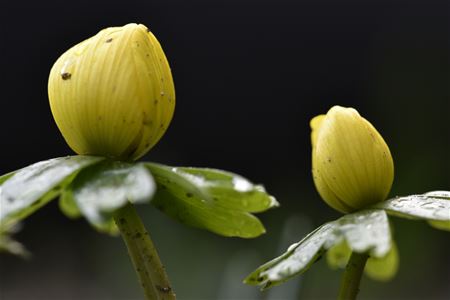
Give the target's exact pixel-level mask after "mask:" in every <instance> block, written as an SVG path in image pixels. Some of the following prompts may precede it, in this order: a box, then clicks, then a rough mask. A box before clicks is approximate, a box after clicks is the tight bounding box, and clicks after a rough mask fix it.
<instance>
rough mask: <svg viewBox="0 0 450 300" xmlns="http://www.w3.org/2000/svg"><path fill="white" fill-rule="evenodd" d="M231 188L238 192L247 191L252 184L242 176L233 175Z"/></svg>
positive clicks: (250, 188)
mask: <svg viewBox="0 0 450 300" xmlns="http://www.w3.org/2000/svg"><path fill="white" fill-rule="evenodd" d="M233 188H234V189H235V190H236V191H238V192H243V193H245V192H249V191H251V190H252V188H253V185H252V184H251V183H250V182H248V181H247V180H246V179H244V178H242V177H233Z"/></svg>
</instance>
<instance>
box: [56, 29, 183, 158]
mask: <svg viewBox="0 0 450 300" xmlns="http://www.w3.org/2000/svg"><path fill="white" fill-rule="evenodd" d="M48 96H49V99H50V107H51V110H52V114H53V117H54V118H55V121H56V124H57V125H58V128H59V130H60V131H61V133H62V134H63V136H64V138H65V140H66V142H67V143H68V144H69V146H70V147H71V148H72V149H73V150H74V151H75V152H77V153H78V154H89V155H101V156H108V157H113V158H119V159H127V160H128V159H132V160H135V159H138V158H139V157H141V156H143V155H144V154H145V153H147V152H148V151H149V150H150V148H152V147H153V146H154V145H155V144H156V143H157V142H158V140H159V139H160V138H161V137H162V135H163V134H164V132H165V131H166V129H167V127H168V125H169V123H170V121H171V119H172V115H173V112H174V109H175V89H174V85H173V80H172V75H171V72H170V67H169V64H168V62H167V59H166V57H165V55H164V52H163V50H162V48H161V45H160V44H159V42H158V40H157V39H156V38H155V37H154V36H153V34H152V33H151V32H150V31H149V30H148V29H147V27H145V26H144V25H141V24H140V25H138V24H128V25H125V26H123V27H110V28H106V29H104V30H102V31H100V32H99V33H97V34H96V35H95V36H93V37H91V38H89V39H87V40H85V41H84V42H81V43H79V44H78V45H75V46H74V47H72V48H70V49H69V50H68V51H66V52H65V53H64V54H63V55H61V57H60V58H58V60H57V61H56V62H55V64H54V65H53V68H52V70H51V71H50V76H49V81H48Z"/></svg>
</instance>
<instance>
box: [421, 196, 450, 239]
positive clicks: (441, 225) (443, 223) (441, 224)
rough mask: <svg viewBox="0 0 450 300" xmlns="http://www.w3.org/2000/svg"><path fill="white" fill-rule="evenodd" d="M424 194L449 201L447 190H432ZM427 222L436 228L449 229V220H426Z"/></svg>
mask: <svg viewBox="0 0 450 300" xmlns="http://www.w3.org/2000/svg"><path fill="white" fill-rule="evenodd" d="M425 195H427V196H429V197H437V198H441V199H445V200H447V201H450V192H448V191H434V192H429V193H426V194H425ZM428 224H430V225H431V226H432V227H434V228H436V229H440V230H446V231H450V221H428Z"/></svg>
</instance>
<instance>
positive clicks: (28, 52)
mask: <svg viewBox="0 0 450 300" xmlns="http://www.w3.org/2000/svg"><path fill="white" fill-rule="evenodd" d="M0 17H1V21H0V22H1V25H2V29H1V35H0V47H1V48H0V49H1V52H0V54H1V55H0V60H1V71H0V74H1V77H0V78H1V81H0V87H1V91H2V93H1V96H2V98H1V109H0V112H1V115H0V116H1V118H0V128H1V131H0V145H1V159H0V173H6V172H8V171H12V170H14V169H18V168H20V167H23V166H26V165H28V164H31V163H33V162H36V161H39V160H44V159H48V158H52V157H57V156H64V155H69V154H72V152H71V150H70V149H69V148H68V146H67V145H66V144H65V142H64V139H63V138H62V136H61V135H60V133H59V131H58V129H57V127H56V125H55V123H54V121H53V119H52V116H51V113H50V109H49V105H48V98H47V78H48V74H49V71H50V68H51V66H52V64H53V62H54V61H55V60H56V59H57V58H58V56H59V55H61V54H62V53H63V52H64V51H65V50H66V49H68V48H69V47H71V46H73V45H74V44H76V43H78V42H80V41H82V40H83V39H86V38H88V37H90V36H92V35H94V34H95V33H96V32H98V31H99V30H100V29H102V28H104V27H109V26H120V25H124V24H126V23H130V22H137V23H143V24H145V25H146V26H148V27H149V28H150V29H151V31H152V32H153V33H154V34H155V35H156V36H157V38H158V39H159V41H160V42H161V44H162V46H163V49H164V51H165V53H166V55H167V57H168V60H169V62H170V65H171V67H172V73H173V77H174V80H175V87H176V93H177V107H176V111H175V115H174V119H173V121H172V124H171V125H170V127H169V130H168V131H167V133H166V135H165V136H164V137H163V139H162V140H161V142H160V143H159V144H158V145H157V146H156V147H155V148H154V149H153V150H152V151H151V152H150V153H149V154H147V155H146V156H145V157H144V158H143V159H144V160H151V161H157V162H161V163H166V164H171V165H189V166H199V167H215V168H221V169H226V170H230V171H234V172H236V173H239V174H242V175H244V176H246V177H248V178H250V179H251V180H253V181H255V182H261V183H264V184H265V186H266V188H267V189H268V190H269V191H270V192H271V193H272V194H274V195H275V196H276V197H277V198H278V200H279V201H280V202H281V204H282V207H281V208H279V209H277V210H274V211H271V212H268V213H266V214H263V215H262V216H261V217H262V219H263V221H264V222H265V223H266V227H267V228H268V232H269V233H268V234H266V235H265V236H264V237H262V238H260V239H259V241H245V240H239V239H225V238H220V237H215V236H212V235H211V234H209V233H204V232H200V231H198V230H196V229H190V228H184V227H182V226H181V225H178V224H176V223H175V222H174V221H172V220H169V219H167V218H166V217H165V216H163V215H161V214H159V213H158V212H155V211H154V209H152V208H149V209H147V210H145V209H143V211H144V212H143V214H145V216H148V217H147V220H148V221H147V222H148V224H147V225H148V226H149V227H150V231H151V232H154V235H155V241H156V242H157V244H159V245H158V246H159V247H158V248H159V249H160V252H162V254H161V256H162V257H163V259H164V260H165V262H166V264H167V268H168V270H169V275H171V274H170V273H172V274H173V275H172V280H173V281H174V286H175V289H177V288H178V290H177V291H178V293H179V295H180V298H181V299H198V298H199V297H203V298H205V299H210V298H220V297H227V296H224V295H231V294H226V293H225V294H223V293H222V292H217V291H222V290H227V289H226V288H224V287H223V280H221V278H222V279H223V276H225V277H226V275H223V274H226V272H225V271H224V272H222V271H223V270H222V269H223V268H225V269H226V267H224V266H225V265H226V263H225V262H226V261H227V259H228V258H229V256H230V255H231V254H230V253H234V252H233V251H235V252H236V251H238V252H239V251H253V252H251V253H256V254H255V255H256V256H258V255H259V257H260V258H259V260H255V262H254V263H253V264H250V266H249V267H248V268H247V269H245V270H243V271H242V272H243V274H244V275H245V273H248V272H249V271H251V270H252V268H254V267H256V266H257V265H258V263H261V262H263V261H264V260H267V259H269V258H272V257H273V256H275V255H276V254H278V253H280V251H281V250H278V248H274V246H273V245H272V244H274V243H275V241H278V237H279V236H280V232H281V230H282V229H281V228H282V227H283V226H282V224H283V222H284V220H285V219H288V218H289V217H290V216H291V215H292V214H294V213H297V214H301V216H302V218H303V219H307V220H308V222H309V223H308V222H307V223H308V224H311V225H310V226H317V225H319V224H321V223H322V222H325V221H327V220H331V219H332V218H335V217H337V216H338V213H336V212H334V211H332V210H331V209H330V208H328V207H327V206H326V205H325V204H324V203H323V202H322V201H321V200H320V198H319V196H318V195H317V193H316V192H315V189H314V185H313V182H312V179H311V176H310V156H311V154H310V151H311V148H310V141H309V134H310V129H309V120H310V119H311V118H312V117H313V116H315V115H317V114H320V113H325V112H326V111H327V110H328V109H329V108H330V107H331V106H332V105H335V104H339V105H343V106H352V107H354V108H356V109H357V110H358V111H359V112H360V113H361V115H363V116H364V117H365V118H367V119H368V120H370V121H371V122H372V124H373V125H374V126H375V127H376V128H377V129H378V130H379V131H380V133H381V134H382V135H383V136H384V138H385V140H386V142H387V143H388V145H389V146H390V148H391V151H392V154H393V157H394V162H395V166H396V177H395V182H394V186H393V191H392V195H395V194H412V193H422V192H426V191H429V190H438V189H447V190H448V188H449V186H450V185H449V176H448V170H449V167H450V164H449V159H448V153H449V150H450V147H449V136H450V132H449V131H450V129H449V128H450V126H449V125H448V122H449V113H450V107H449V100H450V99H449V83H450V80H449V79H450V76H449V69H450V68H449V66H450V64H449V50H450V49H449V48H450V46H449V38H450V34H449V4H448V1H437V0H431V1H418V0H415V1H349V0H344V1H332V0H316V1H313V0H308V1H300V0H297V1H294V0H278V1H275V0H271V1H269V0H260V1H256V0H241V1H237V0H228V1H222V0H220V1H212V0H210V1H206V0H203V1H201V0H195V1H182V0H167V1H136V0H132V1H122V2H119V1H92V0H91V1H87V0H78V1H64V0H63V1H61V0H59V1H50V0H45V1H28V2H27V1H20V0H19V1H8V2H6V1H5V2H2V3H1V4H0ZM161 224H163V225H161ZM394 224H395V225H396V226H397V227H398V229H397V230H396V235H397V237H398V238H397V239H398V243H399V247H400V253H401V255H402V265H401V271H400V273H399V275H398V276H397V278H396V279H395V280H394V282H392V283H389V284H383V283H373V282H371V281H369V280H367V281H365V282H366V284H367V287H366V291H364V286H363V292H362V295H361V297H362V298H364V297H365V298H366V299H376V298H377V297H381V296H383V297H389V295H390V296H392V297H396V298H397V299H400V298H408V299H412V298H414V297H418V298H417V299H420V298H423V297H425V296H424V295H427V293H430V294H431V297H434V298H436V299H438V298H441V297H442V298H445V297H446V296H449V293H450V291H449V288H448V284H447V283H448V282H447V281H446V280H445V278H447V279H448V277H449V270H448V268H446V267H444V266H448V264H449V259H448V252H449V250H450V245H449V243H448V235H446V233H445V232H438V231H435V230H431V229H429V228H428V227H426V225H425V224H424V223H421V222H412V221H411V222H408V221H398V220H396V221H394ZM24 225H25V226H24V229H23V231H22V232H21V233H20V234H18V238H19V240H20V241H22V242H23V243H25V244H26V245H27V246H28V248H29V249H30V250H31V251H32V252H33V253H34V254H35V255H34V258H33V260H32V261H30V262H24V261H21V260H19V259H17V258H12V257H8V256H5V255H2V256H0V259H1V261H0V262H1V266H0V267H1V269H0V272H1V273H0V276H1V278H0V292H1V293H2V294H3V296H4V297H5V298H3V297H2V299H28V298H29V299H31V298H33V295H34V296H36V297H42V299H45V298H46V299H49V298H52V299H53V298H54V299H66V298H67V299H72V298H73V299H77V298H78V299H80V297H82V298H85V299H99V298H107V299H125V298H129V297H140V294H139V292H140V291H139V290H138V287H137V285H136V284H135V283H134V282H133V280H134V278H132V276H134V275H133V273H132V270H131V268H130V267H129V266H128V262H127V257H126V256H125V252H124V249H123V248H122V245H121V242H120V240H119V239H114V240H113V239H110V238H109V237H103V236H100V235H99V234H97V233H95V232H93V231H92V230H90V228H88V226H87V225H86V224H85V222H84V221H72V220H68V219H66V218H65V217H63V216H62V215H61V213H60V212H59V211H58V209H57V205H56V204H51V205H49V207H45V208H43V209H42V210H41V211H40V212H38V213H36V215H34V216H32V217H31V218H30V219H29V220H28V221H26V222H25V224H24ZM306 231H307V230H303V229H301V230H300V229H299V231H298V233H296V234H295V237H293V238H292V239H293V240H292V241H296V240H299V239H300V238H301V237H302V236H303V235H304V234H305V233H306ZM167 232H171V234H173V235H171V236H170V237H169V238H168V237H167V236H168V233H167ZM180 235H183V237H182V238H181V237H180ZM193 240H196V243H192V241H193ZM200 241H202V242H200ZM213 245H214V246H213ZM202 247H203V248H202ZM205 247H206V248H205ZM111 248H113V249H114V251H115V252H113V253H115V254H114V255H112V254H111V255H110V256H111V257H109V256H107V258H105V254H104V253H105V251H107V250H105V249H111ZM205 249H208V250H205ZM230 249H231V250H230ZM249 249H250V250H249ZM108 251H109V250H108ZM111 251H112V250H111ZM185 251H187V252H188V253H191V255H187V254H185V256H183V255H182V254H180V252H185ZM202 253H203V254H202ZM213 253H214V254H213ZM239 253H240V252H239ZM102 256H103V257H102ZM99 257H102V258H101V259H103V260H104V264H105V265H109V266H111V267H110V269H108V271H106V270H105V268H104V267H103V265H101V266H99V267H98V268H97V267H95V268H94V267H93V265H97V263H96V262H98V261H99V259H100V258H99ZM101 259H100V260H101ZM186 260H189V261H190V263H188V262H187V261H186ZM205 260H206V261H205ZM194 262H195V263H194ZM319 264H320V263H319ZM322 264H323V263H322ZM122 265H123V266H122ZM191 265H194V266H197V267H196V268H194V269H192V270H189V267H188V266H191ZM206 265H207V266H206ZM119 266H120V267H119ZM202 266H204V267H202ZM120 268H125V269H126V272H127V273H126V274H127V276H128V277H130V278H128V277H127V281H126V282H123V281H122V279H123V275H122V273H121V272H122V271H121V270H122V269H120ZM128 268H130V269H128ZM203 268H204V269H203ZM417 268H422V269H421V270H419V271H417V272H422V273H420V274H415V271H414V270H416V269H417ZM218 269H219V270H220V271H217V270H218ZM313 269H314V268H313ZM317 269H318V271H311V272H313V273H312V274H313V275H311V276H310V277H307V276H308V275H307V276H306V281H305V284H304V285H303V286H304V288H302V290H301V291H300V295H303V296H304V297H306V298H310V299H314V298H327V297H334V296H333V295H334V293H335V290H336V288H337V284H338V279H337V278H338V277H339V276H338V274H337V272H333V271H330V270H327V269H326V268H325V267H324V266H322V265H319V266H318V267H317ZM107 272H110V274H112V275H109V277H108V276H106V277H105V275H104V274H105V273H107ZM314 272H316V273H314ZM114 274H115V275H114ZM205 274H206V275H205ZM211 274H215V275H216V276H212V275H211ZM314 274H315V275H314ZM236 276H238V275H236ZM239 276H240V275H239ZM326 276H328V277H326ZM187 277H189V278H190V279H189V280H188V282H187V280H186V278H187ZM216 277H217V278H216ZM105 278H106V279H105ZM213 278H216V279H213ZM308 278H310V279H309V281H308ZM322 278H327V280H329V281H327V282H329V285H325V286H326V287H327V288H324V289H320V288H317V287H320V286H321V284H324V283H323V281H321V280H322ZM206 279H207V280H212V281H213V282H214V283H213V284H210V285H208V288H205V287H204V285H205V280H206ZM241 279H242V278H239V277H236V279H235V281H236V282H237V284H240V281H241ZM214 280H217V281H214ZM112 282H116V283H112ZM119 282H120V283H121V284H118V283H119ZM410 285H412V287H408V286H410ZM94 287H95V288H94ZM233 288H237V287H233ZM383 288H384V289H383ZM252 291H253V290H252ZM130 293H132V294H130ZM133 293H134V294H133ZM217 293H219V294H220V293H222V294H220V295H222V296H220V295H219V294H217ZM242 293H244V292H242ZM2 294H0V296H1V295H2ZM130 295H131V296H130ZM256 295H258V294H256ZM183 296H184V297H183ZM189 297H191V298H189ZM230 297H231V296H230ZM233 297H234V296H233ZM286 299H288V298H286ZM430 299H431V298H430Z"/></svg>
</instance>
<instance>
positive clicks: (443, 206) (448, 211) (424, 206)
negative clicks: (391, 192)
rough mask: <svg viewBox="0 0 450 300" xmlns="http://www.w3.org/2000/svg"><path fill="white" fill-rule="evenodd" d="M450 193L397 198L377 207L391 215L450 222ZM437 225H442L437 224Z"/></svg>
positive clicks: (430, 193) (441, 192)
mask: <svg viewBox="0 0 450 300" xmlns="http://www.w3.org/2000/svg"><path fill="white" fill-rule="evenodd" d="M449 199H450V192H448V191H436V192H429V193H426V194H423V195H411V196H406V197H396V198H393V199H389V200H386V201H384V202H380V203H378V204H377V205H376V206H375V207H376V208H381V209H384V210H386V211H387V212H388V213H389V214H392V215H395V216H401V217H407V218H412V219H423V220H428V221H443V222H444V224H445V222H449V221H450V201H448V200H449ZM435 224H442V223H441V222H435Z"/></svg>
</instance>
